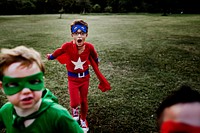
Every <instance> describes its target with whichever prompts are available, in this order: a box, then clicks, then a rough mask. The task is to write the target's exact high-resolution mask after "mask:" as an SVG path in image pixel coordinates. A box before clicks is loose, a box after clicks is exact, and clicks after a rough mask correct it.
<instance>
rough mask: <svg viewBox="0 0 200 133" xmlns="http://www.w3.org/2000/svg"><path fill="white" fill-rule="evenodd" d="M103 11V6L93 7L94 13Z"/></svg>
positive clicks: (96, 5)
mask: <svg viewBox="0 0 200 133" xmlns="http://www.w3.org/2000/svg"><path fill="white" fill-rule="evenodd" d="M100 11H101V6H100V5H99V4H95V5H94V6H93V12H96V13H99V12H100Z"/></svg>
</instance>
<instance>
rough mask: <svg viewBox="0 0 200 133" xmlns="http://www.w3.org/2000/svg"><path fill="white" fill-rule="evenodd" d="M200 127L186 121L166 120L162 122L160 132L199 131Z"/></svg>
mask: <svg viewBox="0 0 200 133" xmlns="http://www.w3.org/2000/svg"><path fill="white" fill-rule="evenodd" d="M199 132H200V127H197V126H192V125H188V124H185V123H180V122H174V121H166V122H164V123H163V124H162V126H161V130H160V133H199Z"/></svg>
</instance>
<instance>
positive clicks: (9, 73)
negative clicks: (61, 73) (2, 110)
mask: <svg viewBox="0 0 200 133" xmlns="http://www.w3.org/2000/svg"><path fill="white" fill-rule="evenodd" d="M43 73H44V65H43V63H42V60H41V56H40V54H39V53H38V52H37V51H36V50H34V49H32V48H27V47H25V46H18V47H15V48H13V49H1V54H0V88H2V89H3V92H4V93H5V94H6V96H7V98H8V101H9V102H11V103H12V104H13V105H14V106H15V107H18V108H21V109H30V108H33V107H34V106H35V105H36V104H37V103H38V102H39V101H40V99H41V96H42V90H43V88H44V80H43Z"/></svg>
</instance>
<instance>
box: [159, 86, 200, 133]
mask: <svg viewBox="0 0 200 133" xmlns="http://www.w3.org/2000/svg"><path fill="white" fill-rule="evenodd" d="M156 113H157V121H158V125H159V130H160V133H200V93H199V92H198V91H196V90H193V89H191V88H190V87H189V86H186V85H184V86H181V87H180V88H179V89H178V90H177V91H174V92H173V93H172V94H171V95H169V96H168V97H167V98H166V99H165V100H164V101H163V102H162V103H161V104H160V106H159V107H158V109H157V112H156Z"/></svg>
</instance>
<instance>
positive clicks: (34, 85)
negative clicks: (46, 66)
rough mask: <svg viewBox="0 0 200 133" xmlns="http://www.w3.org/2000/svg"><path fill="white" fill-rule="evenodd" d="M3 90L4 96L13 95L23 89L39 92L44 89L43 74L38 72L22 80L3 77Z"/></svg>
mask: <svg viewBox="0 0 200 133" xmlns="http://www.w3.org/2000/svg"><path fill="white" fill-rule="evenodd" d="M2 81H3V89H4V92H5V94H6V95H14V94H16V93H18V92H20V91H21V90H23V89H24V88H29V89H30V90H32V91H40V90H42V89H43V88H44V79H43V73H42V72H39V73H36V74H33V75H30V76H27V77H24V78H13V77H9V76H3V80H2Z"/></svg>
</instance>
